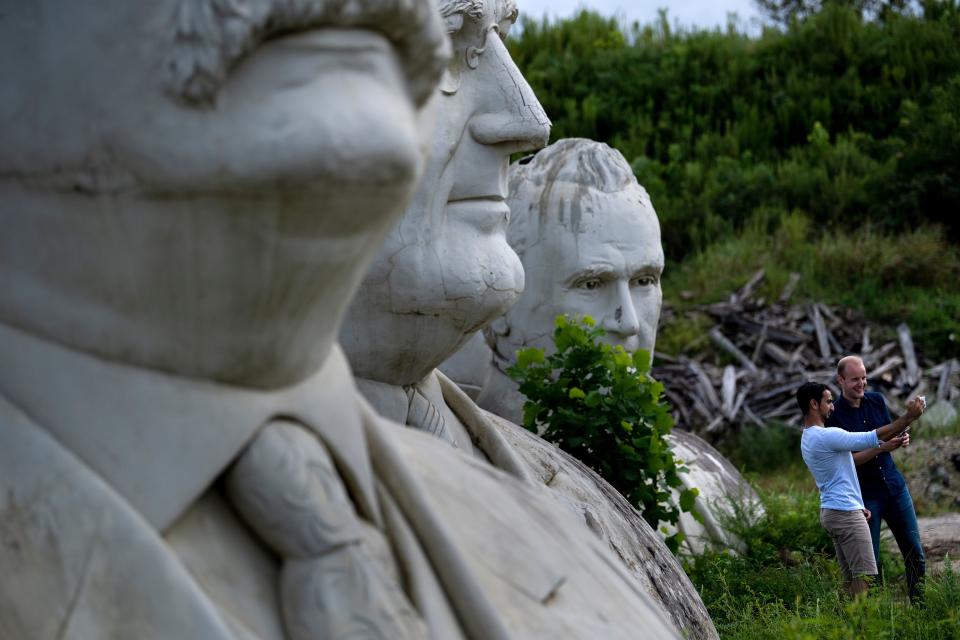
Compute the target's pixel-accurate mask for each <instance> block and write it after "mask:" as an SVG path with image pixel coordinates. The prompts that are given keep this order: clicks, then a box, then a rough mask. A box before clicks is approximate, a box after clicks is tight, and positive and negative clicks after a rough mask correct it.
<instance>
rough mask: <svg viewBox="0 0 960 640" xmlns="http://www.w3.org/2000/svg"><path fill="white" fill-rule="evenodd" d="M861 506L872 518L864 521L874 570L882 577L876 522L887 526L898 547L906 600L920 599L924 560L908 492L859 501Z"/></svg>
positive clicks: (878, 526) (878, 532)
mask: <svg viewBox="0 0 960 640" xmlns="http://www.w3.org/2000/svg"><path fill="white" fill-rule="evenodd" d="M863 505H864V506H865V507H866V508H867V509H869V510H870V513H871V514H873V515H872V516H871V517H870V519H869V520H868V521H867V524H869V525H870V537H871V538H873V556H874V557H875V558H876V560H877V569H878V570H879V571H880V576H881V577H882V576H883V567H882V565H881V564H880V520H881V519H882V520H883V521H884V522H886V523H887V526H888V527H889V528H890V533H892V534H893V537H894V538H895V539H896V541H897V546H899V547H900V553H902V554H903V563H904V565H905V567H906V572H907V588H908V589H909V591H910V599H911V600H917V599H918V598H919V597H920V595H921V589H922V586H923V576H924V573H926V566H927V565H926V559H925V558H924V557H923V547H922V546H920V529H919V527H918V526H917V514H916V512H915V511H914V510H913V499H912V498H911V497H910V492H909V491H906V490H904V491H903V492H902V493H900V494H899V495H886V496H883V497H882V498H879V499H873V500H867V499H865V500H864V501H863Z"/></svg>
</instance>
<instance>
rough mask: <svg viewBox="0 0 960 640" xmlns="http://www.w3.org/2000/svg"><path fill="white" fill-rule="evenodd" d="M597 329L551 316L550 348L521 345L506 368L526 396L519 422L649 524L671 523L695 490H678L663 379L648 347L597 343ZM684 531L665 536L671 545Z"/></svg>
mask: <svg viewBox="0 0 960 640" xmlns="http://www.w3.org/2000/svg"><path fill="white" fill-rule="evenodd" d="M603 335H604V331H603V329H600V328H599V327H596V326H594V322H593V320H592V319H591V318H590V317H589V316H587V317H585V318H583V320H582V321H579V322H578V321H574V320H571V319H569V318H566V317H563V316H561V317H558V318H557V320H556V330H555V331H554V344H555V346H556V351H555V352H554V353H553V354H552V355H550V356H545V355H544V351H543V350H542V349H536V348H529V349H523V350H521V351H520V352H518V354H517V363H516V365H514V366H513V367H511V368H509V369H508V370H507V373H508V374H510V376H511V377H513V378H514V379H515V380H516V381H517V382H518V383H519V385H520V391H521V393H523V394H524V395H525V396H526V397H527V400H526V402H525V403H524V407H523V426H524V427H526V428H527V429H530V430H531V431H534V432H540V433H541V434H542V435H543V437H544V438H545V439H547V440H549V441H550V442H553V443H555V444H556V445H557V446H559V447H560V448H561V449H563V450H564V451H566V452H568V453H570V454H571V455H573V456H574V457H576V458H579V459H580V460H581V461H582V462H583V463H584V464H586V465H588V466H589V467H591V468H592V469H594V470H595V471H596V472H597V473H599V474H600V475H601V476H602V477H603V478H605V479H606V480H607V481H608V482H609V483H610V484H612V485H613V486H614V487H615V488H616V489H617V490H618V491H620V493H622V494H623V495H624V497H626V498H627V500H629V501H630V503H631V504H632V505H633V506H635V507H636V508H637V509H638V510H639V511H640V512H641V514H642V515H643V518H644V519H645V520H646V521H647V522H648V523H649V524H650V526H652V527H654V528H657V527H658V526H659V524H660V523H661V522H668V523H671V524H676V523H677V520H678V519H679V516H680V511H681V510H683V511H691V510H692V508H693V505H694V500H695V498H696V495H697V490H696V489H684V490H682V491H681V492H680V499H679V505H676V504H674V503H673V500H672V498H671V491H670V490H671V489H672V488H679V487H680V486H681V482H680V476H679V475H678V474H679V473H680V472H681V471H684V470H685V469H684V468H683V467H680V466H678V464H677V461H676V459H675V458H674V456H673V452H672V450H671V449H670V448H669V446H668V444H667V441H666V440H665V439H664V436H666V435H667V434H668V433H669V432H670V429H671V428H672V427H673V418H672V417H671V415H670V411H669V407H668V405H667V404H666V403H664V402H663V401H662V399H661V396H662V394H663V385H662V384H660V383H659V382H657V381H655V380H653V379H652V378H651V377H650V375H649V372H650V354H649V352H647V351H645V350H642V349H641V350H638V351H637V352H635V353H633V354H629V353H627V352H626V351H624V349H623V347H621V346H617V347H612V346H611V345H609V344H606V343H603V342H601V340H600V338H601V337H602V336H603ZM682 540H683V534H680V533H676V534H674V535H672V536H670V537H668V538H667V540H666V542H667V545H668V546H669V547H670V549H671V550H672V551H674V552H676V551H677V549H678V547H679V545H680V542H682Z"/></svg>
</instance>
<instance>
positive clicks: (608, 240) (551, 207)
mask: <svg viewBox="0 0 960 640" xmlns="http://www.w3.org/2000/svg"><path fill="white" fill-rule="evenodd" d="M508 203H509V205H510V209H511V211H512V212H513V213H512V216H511V218H510V228H509V231H508V234H507V238H508V240H509V242H510V245H511V246H512V247H513V248H514V249H515V250H516V251H517V253H518V254H519V255H520V258H521V260H522V261H523V269H524V272H525V273H526V278H527V280H526V288H525V290H524V292H523V295H521V296H520V299H519V300H518V301H517V303H516V304H515V305H514V306H513V307H511V308H510V309H508V310H507V312H506V313H505V314H504V316H503V317H502V318H499V319H498V320H496V321H495V322H494V323H492V325H491V326H490V327H489V328H488V329H487V330H486V334H487V341H488V343H490V344H492V345H493V357H492V359H491V366H492V367H493V370H492V371H491V372H490V374H489V377H488V378H487V381H486V386H485V387H484V389H483V391H482V392H481V394H480V396H479V398H478V400H477V402H478V404H480V406H482V407H483V408H485V409H488V410H490V411H492V412H494V413H496V414H498V415H501V416H503V417H505V418H508V419H509V420H512V421H514V422H520V421H521V419H522V416H523V397H522V396H521V395H520V394H519V393H518V392H517V390H516V384H515V383H514V382H513V381H512V380H510V378H509V377H508V376H507V375H506V374H505V373H504V371H505V370H506V368H507V367H509V366H511V365H512V364H513V363H514V362H515V361H516V353H517V350H519V349H522V348H525V347H538V348H541V349H546V350H548V351H549V350H550V349H552V347H553V339H552V338H553V328H554V318H556V317H557V316H558V315H563V314H566V315H570V316H587V315H589V316H591V317H593V318H594V320H596V322H597V325H598V326H600V327H603V328H604V329H605V330H606V336H605V337H604V339H605V340H606V341H607V342H610V343H611V344H615V345H620V346H622V347H623V348H624V349H626V350H627V351H636V350H637V349H640V348H642V349H646V350H647V351H650V352H651V353H652V352H653V348H654V342H655V340H656V335H657V323H658V321H659V319H660V305H661V303H662V299H663V296H662V293H661V290H660V274H661V273H662V272H663V248H662V245H661V243H660V223H659V220H658V219H657V214H656V211H654V209H653V205H652V204H651V203H650V197H649V196H648V195H647V192H646V190H645V189H644V188H643V187H642V186H640V184H639V183H638V182H637V179H636V178H635V177H634V175H633V170H632V169H631V168H630V165H629V164H628V163H627V161H626V160H625V159H624V157H623V155H621V154H620V152H619V151H616V150H614V149H611V148H610V147H608V146H607V145H605V144H603V143H602V142H594V141H592V140H584V139H582V138H571V139H566V140H560V141H559V142H556V143H555V144H552V145H550V146H549V147H547V148H546V149H544V150H543V151H541V152H539V153H537V154H536V155H535V156H533V157H532V158H525V159H523V160H520V161H519V162H517V163H515V164H514V165H513V166H512V167H511V172H510V197H509V200H508Z"/></svg>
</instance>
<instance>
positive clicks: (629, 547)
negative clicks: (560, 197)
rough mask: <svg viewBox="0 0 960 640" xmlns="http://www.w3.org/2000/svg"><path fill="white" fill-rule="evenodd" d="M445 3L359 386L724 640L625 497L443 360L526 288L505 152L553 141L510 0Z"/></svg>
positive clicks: (368, 315)
mask: <svg viewBox="0 0 960 640" xmlns="http://www.w3.org/2000/svg"><path fill="white" fill-rule="evenodd" d="M440 11H441V15H442V16H443V17H444V18H445V20H446V21H447V26H448V30H449V32H450V34H451V37H452V42H453V49H454V54H453V62H452V63H451V66H450V69H449V70H448V72H447V74H446V75H445V76H444V78H443V80H442V81H441V84H440V96H439V102H438V105H437V109H438V118H439V119H440V123H441V124H440V126H439V127H438V128H437V130H436V132H435V134H434V139H433V143H432V150H431V155H430V159H429V161H428V163H427V166H426V169H425V171H424V177H423V179H422V181H421V183H420V186H419V188H418V190H417V193H416V194H415V195H414V197H413V200H412V202H411V204H410V205H409V206H408V207H407V211H406V213H405V214H404V217H403V219H402V221H401V222H400V224H399V225H398V226H397V227H396V228H395V229H394V230H393V231H392V232H391V234H390V235H389V236H388V238H387V241H386V243H385V245H384V247H383V249H382V250H381V251H380V253H379V255H378V256H377V257H376V259H375V260H374V264H373V266H372V267H371V270H370V272H369V273H368V274H367V276H366V277H365V279H364V282H363V285H362V286H361V289H360V292H359V293H358V295H357V297H356V299H355V300H354V302H353V304H352V305H351V309H350V311H349V313H348V315H347V318H346V320H345V322H344V324H343V328H342V330H341V333H340V339H341V343H342V345H343V348H344V351H345V352H346V353H347V356H348V358H349V360H350V363H351V365H352V367H353V368H354V371H355V373H356V375H357V377H358V386H359V388H360V390H361V392H362V393H363V394H364V395H365V396H366V398H367V399H368V400H369V401H370V402H371V404H372V405H373V406H374V408H376V409H377V411H378V412H380V413H381V414H382V415H384V416H386V417H388V418H390V419H393V420H396V421H398V422H401V423H405V424H407V425H409V426H411V427H413V428H415V429H419V430H423V431H426V432H429V433H432V434H433V435H435V436H437V437H438V438H439V439H441V440H443V441H445V442H447V443H449V444H450V445H452V446H454V447H456V448H458V449H460V450H461V451H462V452H464V453H468V454H470V455H472V456H474V457H476V458H478V463H479V464H484V465H486V464H487V463H492V465H493V466H495V467H498V468H500V469H502V470H505V471H507V472H508V473H510V474H512V475H514V476H515V477H516V478H517V479H519V480H521V481H522V482H524V483H525V484H526V485H527V486H530V487H531V489H533V490H537V491H539V492H540V493H541V494H542V495H543V499H542V500H543V502H544V504H548V503H551V504H561V505H562V506H563V507H564V508H566V509H568V510H569V511H570V512H571V513H572V514H574V515H575V516H576V517H577V518H578V519H579V520H580V523H579V525H578V526H579V528H581V529H582V530H583V531H586V532H588V534H589V535H593V534H596V535H597V536H598V537H599V538H600V539H601V540H603V541H605V542H606V544H607V545H608V546H609V547H611V548H612V549H613V550H614V551H615V552H616V553H618V554H619V555H620V557H621V563H622V564H621V566H622V567H625V568H626V569H627V571H628V572H629V574H630V575H631V577H632V579H633V580H634V581H635V584H636V585H637V587H638V588H639V589H640V590H642V591H645V592H647V593H650V594H653V595H654V596H655V597H656V599H657V600H658V602H659V603H660V604H661V606H663V608H664V610H666V611H667V612H668V613H669V615H670V617H671V619H672V621H673V623H674V624H675V625H676V627H677V628H678V629H680V630H681V631H682V632H684V633H687V634H689V635H690V636H691V637H698V638H707V637H715V635H716V631H715V630H714V629H713V626H712V623H710V621H709V618H708V617H707V615H706V611H705V609H704V607H703V604H702V603H701V602H700V600H699V597H698V596H697V594H696V592H695V590H694V589H693V587H692V585H691V584H690V583H689V580H687V578H686V576H685V575H684V574H683V572H682V570H681V569H680V567H679V565H678V564H677V562H676V561H675V559H674V558H673V557H672V556H671V555H670V553H669V551H667V549H666V547H665V546H664V545H663V543H662V542H661V541H660V539H659V538H658V537H657V534H656V533H654V532H653V531H651V530H650V528H649V527H648V526H647V525H646V523H645V522H643V520H642V518H640V516H639V515H638V514H637V513H636V512H635V511H634V510H633V509H632V508H631V507H630V505H629V504H628V503H627V502H626V501H625V500H624V499H623V497H622V496H620V495H619V494H618V493H616V491H614V490H613V489H612V488H610V487H609V485H608V484H606V483H605V482H603V481H602V480H601V479H600V478H599V477H597V476H596V475H595V474H593V473H592V472H591V471H590V470H589V469H586V468H585V467H583V466H582V465H580V464H579V463H578V462H577V461H576V460H573V459H572V458H569V456H566V455H565V454H563V452H561V451H559V450H557V449H556V448H555V447H553V446H552V445H549V444H548V443H546V442H544V441H543V440H541V439H539V438H537V437H536V436H534V435H532V434H529V433H528V432H526V431H524V430H523V429H520V428H519V427H517V426H516V425H514V424H510V423H507V422H505V421H503V420H501V419H499V418H497V417H495V416H493V415H491V414H488V413H486V412H483V411H482V410H480V409H479V408H478V407H477V406H476V405H475V404H474V403H473V402H472V401H471V400H470V398H469V397H468V396H466V395H465V394H463V392H461V391H460V389H458V388H457V387H456V385H454V384H452V383H451V382H450V381H449V380H448V379H447V378H446V377H444V376H443V375H442V374H439V373H438V372H437V370H436V367H437V366H438V365H439V364H440V363H442V362H443V361H444V360H445V359H447V358H448V357H449V356H450V355H452V354H453V353H454V352H455V351H456V350H457V349H458V348H459V347H460V346H461V345H462V344H463V343H464V342H465V341H466V340H467V339H468V338H469V337H470V336H471V335H472V334H473V333H474V332H476V331H477V330H478V329H480V328H482V327H483V326H485V325H486V324H488V323H490V322H491V321H492V320H493V319H494V318H496V317H497V316H499V315H501V314H502V313H503V312H504V311H505V310H506V309H507V308H508V307H509V306H510V304H511V303H513V302H514V301H515V299H516V298H517V296H518V295H519V294H520V291H521V290H522V289H523V271H522V268H521V264H520V261H519V259H518V257H517V255H516V254H515V252H514V251H513V250H512V249H511V248H510V246H509V244H508V243H507V240H506V228H507V224H508V220H509V209H508V207H507V203H506V198H507V193H508V190H507V186H508V185H507V175H508V173H507V172H508V168H509V165H508V160H509V156H510V154H511V153H515V152H518V151H523V150H527V149H533V148H537V147H539V146H542V145H543V144H545V143H546V140H547V135H548V131H549V121H548V120H547V118H546V116H545V115H544V113H543V110H542V109H541V107H540V104H539V102H538V101H537V99H536V97H535V96H534V95H533V93H532V91H531V90H530V87H529V86H528V85H527V83H526V81H525V80H524V78H523V77H522V75H521V74H520V72H519V71H518V70H517V68H516V66H515V65H514V63H513V61H512V60H511V59H510V56H509V53H508V52H507V50H506V47H505V46H504V44H503V42H502V39H503V38H504V37H505V36H506V34H507V30H508V29H509V26H510V24H511V23H512V22H513V21H514V19H515V18H516V8H515V7H514V5H513V4H512V2H506V1H504V0H487V1H480V0H476V1H473V2H455V1H453V0H448V1H446V2H441V3H440ZM658 248H659V243H658ZM548 482H549V483H550V487H549V488H547V487H545V486H544V485H546V484H547V483H548Z"/></svg>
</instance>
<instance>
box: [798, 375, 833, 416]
mask: <svg viewBox="0 0 960 640" xmlns="http://www.w3.org/2000/svg"><path fill="white" fill-rule="evenodd" d="M828 388H829V387H827V385H825V384H821V383H819V382H804V383H803V384H802V385H800V388H799V389H797V406H799V407H800V413H802V414H803V415H804V417H806V415H807V413H808V412H809V411H810V401H811V400H815V401H816V402H817V403H819V402H820V400H822V399H823V392H824V391H826V390H827V389H828Z"/></svg>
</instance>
